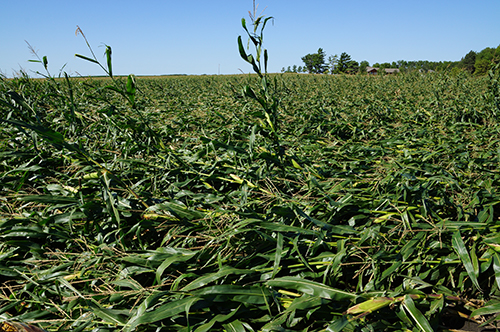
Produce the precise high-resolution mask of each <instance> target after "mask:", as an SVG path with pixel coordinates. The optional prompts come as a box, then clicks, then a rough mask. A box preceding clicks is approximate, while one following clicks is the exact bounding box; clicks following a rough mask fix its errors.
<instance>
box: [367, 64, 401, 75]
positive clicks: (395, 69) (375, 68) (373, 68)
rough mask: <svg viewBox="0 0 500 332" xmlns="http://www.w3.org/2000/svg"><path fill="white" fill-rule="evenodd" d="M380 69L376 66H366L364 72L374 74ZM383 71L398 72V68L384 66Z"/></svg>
mask: <svg viewBox="0 0 500 332" xmlns="http://www.w3.org/2000/svg"><path fill="white" fill-rule="evenodd" d="M379 70H380V68H378V67H370V66H368V67H366V72H367V73H368V74H370V75H375V74H377V73H378V71H379ZM384 71H385V73H386V74H396V73H399V69H397V68H384Z"/></svg>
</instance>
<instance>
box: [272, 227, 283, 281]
mask: <svg viewBox="0 0 500 332" xmlns="http://www.w3.org/2000/svg"><path fill="white" fill-rule="evenodd" d="M282 253H283V234H282V233H278V236H277V239H276V252H275V253H274V265H273V275H272V276H271V278H274V277H275V276H276V274H277V273H278V272H279V270H280V261H281V255H282Z"/></svg>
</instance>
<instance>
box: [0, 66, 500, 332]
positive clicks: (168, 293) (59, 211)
mask: <svg viewBox="0 0 500 332" xmlns="http://www.w3.org/2000/svg"><path fill="white" fill-rule="evenodd" d="M266 77H267V79H268V82H271V83H266V84H269V86H272V88H273V89H272V90H270V91H271V92H269V93H268V94H267V95H266V98H268V99H266V100H267V101H273V102H274V103H275V105H277V108H275V112H268V111H265V110H263V107H264V106H265V107H268V106H269V105H268V104H265V105H264V106H263V104H262V103H261V102H262V99H261V100H260V101H259V98H260V97H259V94H258V91H260V90H259V89H261V90H262V89H265V88H266V87H267V86H263V84H264V83H262V82H261V80H260V78H259V77H258V76H257V75H240V76H197V77H193V76H186V77H158V78H137V79H136V80H135V81H134V80H133V78H132V77H129V79H128V80H127V78H114V80H111V79H105V80H103V79H100V80H97V79H72V78H61V79H52V78H49V79H31V78H28V77H25V76H24V77H18V78H15V79H12V80H7V79H2V80H0V110H1V119H2V121H1V131H0V135H1V140H0V155H1V158H0V184H1V186H0V319H1V320H14V321H21V322H27V323H30V324H37V325H39V326H41V327H44V328H45V329H47V330H48V331H66V330H71V331H75V332H76V331H118V330H123V331H134V330H135V331H160V330H161V331H197V332H199V331H340V330H343V331H433V330H435V331H438V330H443V329H447V328H457V326H456V325H457V324H458V323H460V322H458V323H457V321H459V320H462V321H464V320H468V321H469V322H472V321H474V322H476V323H484V322H486V324H485V326H486V327H487V326H491V325H492V324H493V325H495V324H496V323H497V322H496V320H495V319H496V318H495V314H496V313H498V312H499V311H500V290H499V286H500V235H499V234H498V228H499V227H500V193H499V191H498V188H499V184H500V173H499V171H500V169H499V162H500V144H499V143H500V122H499V120H500V118H499V116H500V102H499V101H500V98H499V96H500V91H499V88H498V83H497V78H498V77H499V75H498V70H497V72H495V71H492V72H491V73H490V75H489V76H486V77H479V78H477V77H472V76H469V75H467V74H465V73H461V74H459V75H457V76H451V75H447V74H440V73H429V74H420V73H409V74H401V75H398V76H379V77H369V76H362V75H358V76H329V75H294V74H286V75H269V76H266ZM252 89H253V90H252ZM242 90H243V91H244V92H242ZM252 91H257V92H255V94H254V95H253V97H254V98H250V97H252V93H253V92H252ZM266 93H267V92H266ZM249 96H250V97H249ZM266 105H267V106H266ZM273 105H274V104H273ZM273 105H271V106H269V107H268V110H269V109H272V107H274V106H273ZM270 116H272V117H273V118H270ZM471 314H472V315H471ZM467 317H469V318H467ZM454 324H455V326H454Z"/></svg>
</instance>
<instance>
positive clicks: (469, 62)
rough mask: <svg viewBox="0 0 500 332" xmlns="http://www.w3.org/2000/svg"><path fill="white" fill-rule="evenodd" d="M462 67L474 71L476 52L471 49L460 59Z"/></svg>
mask: <svg viewBox="0 0 500 332" xmlns="http://www.w3.org/2000/svg"><path fill="white" fill-rule="evenodd" d="M460 64H461V66H462V68H464V69H465V70H467V71H468V72H469V73H471V74H472V73H474V70H475V67H474V66H475V64H476V52H474V51H470V52H469V53H467V54H466V55H465V57H464V58H463V59H462V60H461V61H460Z"/></svg>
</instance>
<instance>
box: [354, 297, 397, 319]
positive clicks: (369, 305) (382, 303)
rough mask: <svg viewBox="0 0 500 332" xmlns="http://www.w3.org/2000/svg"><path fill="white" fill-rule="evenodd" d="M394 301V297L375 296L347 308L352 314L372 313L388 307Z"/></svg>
mask: <svg viewBox="0 0 500 332" xmlns="http://www.w3.org/2000/svg"><path fill="white" fill-rule="evenodd" d="M392 301H394V298H392V297H374V298H371V299H369V300H367V301H365V302H362V303H359V304H356V305H355V306H352V307H350V308H349V309H347V313H348V314H350V315H357V314H361V313H372V312H374V311H377V310H379V309H382V308H384V307H387V306H388V305H390V304H391V303H392Z"/></svg>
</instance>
